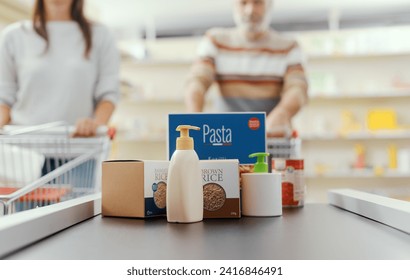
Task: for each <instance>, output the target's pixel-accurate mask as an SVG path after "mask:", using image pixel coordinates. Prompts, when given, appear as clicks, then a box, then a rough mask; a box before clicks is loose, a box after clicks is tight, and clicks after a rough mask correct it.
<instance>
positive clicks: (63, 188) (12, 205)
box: [0, 122, 110, 216]
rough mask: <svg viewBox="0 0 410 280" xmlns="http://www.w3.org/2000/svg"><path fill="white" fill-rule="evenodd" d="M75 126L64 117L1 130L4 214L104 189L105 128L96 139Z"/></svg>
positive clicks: (0, 179) (1, 211)
mask: <svg viewBox="0 0 410 280" xmlns="http://www.w3.org/2000/svg"><path fill="white" fill-rule="evenodd" d="M72 131H73V128H72V127H69V126H67V125H65V124H64V123H61V122H57V123H49V124H44V125H38V126H32V127H16V126H8V127H6V128H5V129H3V130H2V131H0V216H1V215H7V214H12V213H15V212H21V211H25V210H30V209H33V208H37V207H43V206H47V205H51V204H55V203H58V202H62V201H66V200H69V199H72V198H76V197H80V196H83V195H87V194H90V193H94V192H98V191H100V186H101V176H100V174H101V164H100V163H101V162H102V161H103V160H105V159H106V158H107V157H108V154H109V148H110V139H109V137H108V135H107V133H106V129H102V130H100V131H99V132H98V134H97V135H98V136H97V137H93V138H72V137H70V135H71V133H72Z"/></svg>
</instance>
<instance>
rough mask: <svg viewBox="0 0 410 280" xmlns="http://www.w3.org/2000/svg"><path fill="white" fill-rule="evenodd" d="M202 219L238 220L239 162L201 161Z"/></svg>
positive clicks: (239, 207)
mask: <svg viewBox="0 0 410 280" xmlns="http://www.w3.org/2000/svg"><path fill="white" fill-rule="evenodd" d="M200 166H201V169H202V182H203V184H204V185H203V189H204V219H206V218H240V217H241V204H240V190H239V161H238V160H201V161H200Z"/></svg>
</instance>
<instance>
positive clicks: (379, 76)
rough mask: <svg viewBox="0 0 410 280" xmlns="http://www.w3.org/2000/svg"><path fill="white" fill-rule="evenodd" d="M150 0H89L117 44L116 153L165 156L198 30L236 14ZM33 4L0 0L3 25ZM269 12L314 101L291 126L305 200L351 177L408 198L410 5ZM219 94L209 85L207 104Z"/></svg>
mask: <svg viewBox="0 0 410 280" xmlns="http://www.w3.org/2000/svg"><path fill="white" fill-rule="evenodd" d="M157 2H160V1H155V2H153V1H132V0H131V1H125V0H122V1H109V0H105V1H101V0H100V1H92V0H88V1H86V8H87V9H86V11H88V14H89V16H90V17H91V18H92V19H94V20H96V21H98V22H101V23H103V24H106V25H107V26H108V27H109V28H110V29H111V30H112V32H113V33H114V36H115V37H116V40H117V43H118V48H119V49H120V51H121V98H120V102H119V104H118V106H117V108H116V111H115V113H114V115H113V118H112V120H111V122H110V126H113V127H115V128H116V130H117V134H116V137H115V139H114V142H113V147H112V151H111V154H110V157H111V158H137V159H160V160H163V159H166V156H167V155H166V153H167V152H166V130H167V121H166V120H167V115H168V114H169V113H176V112H185V111H186V108H185V104H184V95H183V87H184V83H185V81H186V77H187V75H188V73H189V70H190V67H191V65H192V62H193V61H194V59H195V56H196V48H197V45H198V43H199V41H200V39H201V36H202V35H203V34H204V33H205V31H206V30H207V29H208V28H211V27H215V26H217V27H218V26H221V27H230V26H233V24H234V23H233V19H232V15H231V11H230V5H231V3H230V2H231V1H219V0H213V1H183V0H180V1H172V4H171V3H168V1H163V2H164V3H162V2H161V3H162V4H158V3H157ZM169 2H171V1H169ZM205 2H206V3H205ZM32 4H33V1H27V0H26V1H24V0H19V1H14V0H13V1H12V0H1V1H0V28H4V27H6V26H7V25H8V24H10V23H12V22H15V21H19V20H24V19H30V17H31V9H32ZM194 7H195V8H194ZM272 13H273V14H272V20H271V26H272V27H273V28H274V29H275V30H278V31H280V32H283V33H288V34H290V35H291V36H294V37H295V38H296V39H297V40H298V42H299V44H300V46H301V48H302V50H303V52H304V55H305V59H306V61H305V68H306V69H305V71H306V73H307V77H308V82H309V93H308V95H309V101H308V104H307V105H306V106H305V107H304V108H303V109H302V110H301V111H300V112H299V113H298V114H297V115H296V117H295V119H294V121H293V127H294V129H295V130H296V131H297V132H298V137H299V138H300V139H301V157H302V158H303V159H304V160H305V170H304V171H305V178H306V184H307V188H308V189H307V190H308V192H307V201H313V202H325V201H326V191H327V190H328V189H329V188H339V187H346V186H349V187H353V188H357V189H360V190H364V191H368V192H372V193H377V194H381V195H385V196H389V197H394V198H399V199H404V200H410V186H409V185H408V182H409V179H410V145H409V143H410V141H409V139H410V116H409V114H408V102H409V101H410V100H409V99H410V71H408V65H410V39H409V38H410V19H409V16H408V15H409V13H410V5H409V4H408V3H407V1H400V0H395V1H359V2H358V1H316V0H315V1H314V0H309V1H298V0H292V1H289V0H286V1H281V0H277V1H275V3H274V8H273V12H272ZM406 70H407V71H406ZM217 94H218V88H217V86H213V87H212V88H211V92H210V93H209V94H208V95H207V98H206V105H205V106H206V110H207V111H208V112H212V100H213V96H214V95H217Z"/></svg>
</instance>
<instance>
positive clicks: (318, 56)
mask: <svg viewBox="0 0 410 280" xmlns="http://www.w3.org/2000/svg"><path fill="white" fill-rule="evenodd" d="M409 55H410V51H403V50H399V51H386V52H363V53H334V54H307V55H306V58H307V60H320V59H330V60H335V59H357V58H383V57H387V58H388V57H392V56H397V57H399V56H409Z"/></svg>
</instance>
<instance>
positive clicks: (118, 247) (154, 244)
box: [6, 204, 410, 260]
mask: <svg viewBox="0 0 410 280" xmlns="http://www.w3.org/2000/svg"><path fill="white" fill-rule="evenodd" d="M6 259H80V260H85V259H96V260H101V259H122V260H126V259H147V260H148V259H213V260H218V259H265V260H266V259H290V260H292V259H298V260H305V259H407V260H409V259H410V235H409V234H407V233H405V232H401V231H399V230H396V229H394V228H391V227H389V226H386V225H383V224H381V223H378V222H375V221H373V220H370V219H367V218H365V217H362V216H359V215H356V214H354V213H350V212H347V211H345V210H342V209H339V208H337V207H334V206H331V205H327V204H307V205H305V206H304V207H303V208H294V209H284V213H283V216H282V217H269V218H251V217H243V218H241V219H213V220H211V219H209V220H204V221H203V222H200V223H195V224H169V223H167V221H166V219H165V218H156V219H146V220H143V219H128V218H110V217H102V216H101V215H98V216H95V217H94V218H91V219H89V220H86V221H84V222H82V223H79V224H77V225H74V226H72V227H70V228H67V229H65V230H63V231H61V232H59V233H57V234H54V235H52V236H50V237H48V238H45V239H43V240H41V241H39V242H36V243H34V244H33V245H31V246H28V247H26V248H24V249H22V250H19V251H17V252H15V253H13V254H10V255H8V256H6Z"/></svg>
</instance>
